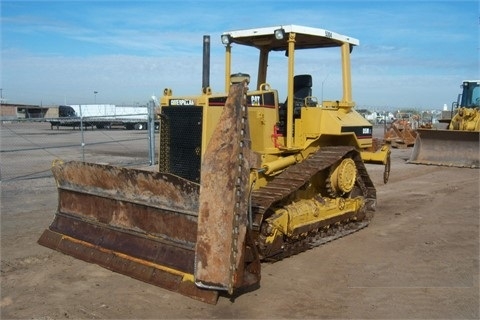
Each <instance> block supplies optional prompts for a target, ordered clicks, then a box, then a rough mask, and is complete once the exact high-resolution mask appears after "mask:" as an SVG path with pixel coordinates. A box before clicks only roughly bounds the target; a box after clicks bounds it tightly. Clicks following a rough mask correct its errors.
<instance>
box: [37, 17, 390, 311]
mask: <svg viewBox="0 0 480 320" xmlns="http://www.w3.org/2000/svg"><path fill="white" fill-rule="evenodd" d="M221 41H222V43H223V45H224V46H225V92H222V93H213V92H212V90H211V88H210V85H209V69H210V64H209V52H210V49H209V48H210V47H209V44H210V38H209V36H204V71H203V83H202V90H201V93H200V94H198V95H193V96H175V95H173V93H172V92H173V91H172V89H171V88H166V89H165V90H164V92H163V96H162V97H161V99H160V109H161V111H160V114H159V118H160V119H161V120H160V123H161V125H160V129H159V135H160V139H159V141H160V142H159V158H158V170H155V171H152V170H145V169H132V168H128V169H127V168H123V167H115V166H110V165H104V164H95V163H86V162H75V161H74V162H62V161H60V160H59V161H55V162H54V163H53V166H52V171H53V174H54V177H55V179H56V182H57V186H58V196H59V200H58V209H57V212H56V214H55V218H54V221H53V222H52V224H51V225H50V227H49V228H48V229H46V230H45V231H44V233H43V234H42V235H41V237H40V239H39V240H38V243H39V244H41V245H43V246H46V247H49V248H52V249H55V250H57V251H60V252H62V253H65V254H68V255H71V256H74V257H76V258H78V259H82V260H84V261H87V262H90V263H95V264H98V265H100V266H103V267H105V268H107V269H110V270H112V271H115V272H118V273H122V274H125V275H128V276H130V277H133V278H136V279H139V280H142V281H145V282H147V283H150V284H154V285H157V286H160V287H162V288H166V289H168V290H172V291H175V292H178V293H181V294H183V295H186V296H189V297H192V298H195V299H198V300H201V301H204V302H207V303H212V304H214V303H216V301H217V299H218V296H219V294H224V295H227V296H230V297H234V296H235V295H236V294H238V293H241V292H244V291H245V290H249V289H254V288H256V287H258V285H259V283H260V278H261V263H266V262H275V261H278V260H281V259H283V258H285V257H289V256H292V255H295V254H298V253H300V252H302V251H305V250H308V249H310V248H313V247H316V246H319V245H321V244H323V243H326V242H329V241H332V240H334V239H336V238H339V237H342V236H345V235H347V234H350V233H352V232H355V231H357V230H359V229H361V228H364V227H366V226H367V225H368V224H369V221H370V219H371V218H372V216H373V214H372V212H373V210H374V209H375V205H376V189H375V186H374V184H373V182H372V180H371V178H370V176H369V174H368V172H367V168H366V166H365V163H376V164H380V165H384V166H385V171H384V182H385V183H386V182H387V180H388V176H389V172H390V149H389V146H388V145H379V144H376V143H375V139H374V138H373V136H372V125H371V124H370V123H369V122H368V121H367V120H366V119H364V118H363V117H362V116H361V115H360V114H359V113H357V112H356V110H355V108H354V102H353V100H352V90H351V74H350V54H351V52H352V49H353V47H354V46H356V45H358V44H359V42H358V40H357V39H354V38H351V37H347V36H344V35H341V34H338V33H335V32H331V31H328V30H324V29H319V28H311V27H304V26H297V25H286V26H278V27H264V28H256V29H247V30H236V31H230V32H225V33H223V34H222V35H221ZM237 46H239V47H240V46H246V47H250V48H251V50H256V51H258V53H259V60H258V74H257V84H256V86H255V87H254V88H253V89H250V87H249V83H250V76H249V75H248V74H246V73H242V72H239V73H232V71H231V70H232V60H233V59H232V56H233V53H232V52H233V51H234V48H235V47H237ZM335 47H336V48H339V53H340V59H339V60H340V61H341V62H340V63H339V64H340V65H339V69H340V70H341V72H340V74H341V79H342V85H343V88H342V89H343V96H342V97H341V98H339V99H338V100H335V101H321V102H318V100H317V98H316V97H315V96H314V95H313V94H312V84H313V76H312V75H310V74H300V75H296V74H295V66H296V64H295V62H296V60H295V53H296V52H297V50H304V49H309V50H311V51H312V52H317V51H318V52H321V51H322V50H317V49H323V48H335ZM315 50H317V51H315ZM274 52H281V53H282V52H283V53H285V56H284V55H281V56H280V57H281V58H282V59H285V66H286V79H285V80H286V81H285V89H286V99H285V101H282V102H281V101H280V100H279V93H278V91H277V90H276V89H273V88H272V87H271V86H270V85H269V84H268V82H267V66H268V64H269V63H268V58H269V54H271V53H274ZM206 56H207V58H205V57H206Z"/></svg>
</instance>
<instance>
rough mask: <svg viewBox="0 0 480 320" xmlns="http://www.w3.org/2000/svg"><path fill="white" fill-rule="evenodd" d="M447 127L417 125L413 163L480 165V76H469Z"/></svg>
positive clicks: (411, 157) (411, 160) (475, 166)
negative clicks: (477, 78)
mask: <svg viewBox="0 0 480 320" xmlns="http://www.w3.org/2000/svg"><path fill="white" fill-rule="evenodd" d="M462 88H463V90H462V94H460V95H459V99H458V101H457V102H456V103H453V104H452V111H451V116H450V117H449V119H448V121H447V122H448V127H447V128H446V129H438V130H436V129H433V128H432V129H417V137H416V139H415V145H414V147H413V150H412V154H411V156H410V159H409V161H408V162H409V163H415V164H426V165H439V166H448V167H463V168H479V167H480V110H479V109H480V80H465V81H463V83H462Z"/></svg>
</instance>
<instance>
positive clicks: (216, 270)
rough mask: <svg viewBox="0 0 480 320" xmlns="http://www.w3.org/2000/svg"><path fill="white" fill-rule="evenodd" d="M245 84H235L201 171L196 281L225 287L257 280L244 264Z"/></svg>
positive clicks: (249, 157) (247, 148)
mask: <svg viewBox="0 0 480 320" xmlns="http://www.w3.org/2000/svg"><path fill="white" fill-rule="evenodd" d="M245 94H246V83H245V82H243V83H240V84H237V85H235V86H232V87H231V89H230V94H229V97H228V99H227V101H226V103H225V108H224V111H223V113H222V115H221V117H220V120H219V124H218V125H217V127H216V128H215V130H214V132H213V134H212V137H211V139H210V141H209V143H208V146H207V149H206V152H205V155H204V158H203V162H202V170H201V186H200V205H199V206H200V208H199V210H200V211H199V216H198V234H197V244H196V250H195V254H196V261H195V283H196V284H197V285H198V286H199V287H202V288H209V289H217V290H227V291H228V292H229V293H230V294H232V293H233V289H234V288H237V287H244V286H248V285H252V284H255V283H258V282H259V280H260V274H259V272H258V273H257V274H253V273H250V272H249V271H247V270H246V269H245V253H246V252H245V241H246V237H247V218H248V217H247V212H248V193H249V171H250V163H251V162H252V161H255V160H254V158H253V157H254V156H253V154H251V153H250V152H251V149H250V138H249V130H248V119H247V110H246V97H245Z"/></svg>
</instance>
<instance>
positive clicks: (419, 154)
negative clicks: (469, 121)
mask: <svg viewBox="0 0 480 320" xmlns="http://www.w3.org/2000/svg"><path fill="white" fill-rule="evenodd" d="M479 138H480V132H478V131H459V130H432V129H418V130H417V138H416V140H415V145H414V147H413V150H412V154H411V156H410V159H409V160H408V162H409V163H415V164H426V165H438V166H448V167H462V168H479V166H480V148H479V146H480V139H479Z"/></svg>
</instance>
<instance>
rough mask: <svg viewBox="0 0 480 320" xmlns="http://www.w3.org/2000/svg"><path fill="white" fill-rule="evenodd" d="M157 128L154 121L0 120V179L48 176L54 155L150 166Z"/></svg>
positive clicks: (81, 159)
mask: <svg viewBox="0 0 480 320" xmlns="http://www.w3.org/2000/svg"><path fill="white" fill-rule="evenodd" d="M152 119H153V117H150V121H151V123H154V122H153V120H152ZM157 132H158V131H155V125H150V126H148V129H147V130H145V129H144V130H126V129H125V127H111V128H109V129H98V128H95V127H94V126H80V127H71V126H59V127H54V126H52V125H51V123H50V122H48V121H45V120H42V119H21V120H11V121H1V122H0V147H1V148H0V181H1V182H7V181H15V180H24V179H35V178H44V177H51V176H52V174H51V170H50V169H51V165H52V162H53V161H54V160H57V159H60V160H63V161H70V160H77V161H85V162H95V163H104V164H111V165H119V166H125V167H148V166H153V165H155V162H156V161H155V159H156V158H157V157H156V154H155V138H156V137H155V136H156V135H158V133H157ZM157 139H158V137H157ZM156 141H158V140H156Z"/></svg>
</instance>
